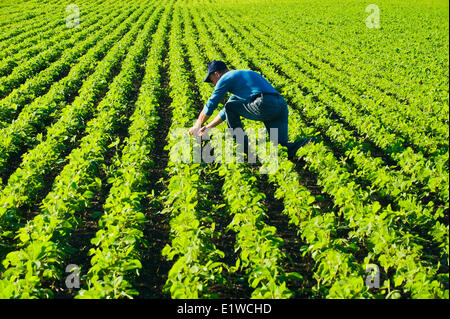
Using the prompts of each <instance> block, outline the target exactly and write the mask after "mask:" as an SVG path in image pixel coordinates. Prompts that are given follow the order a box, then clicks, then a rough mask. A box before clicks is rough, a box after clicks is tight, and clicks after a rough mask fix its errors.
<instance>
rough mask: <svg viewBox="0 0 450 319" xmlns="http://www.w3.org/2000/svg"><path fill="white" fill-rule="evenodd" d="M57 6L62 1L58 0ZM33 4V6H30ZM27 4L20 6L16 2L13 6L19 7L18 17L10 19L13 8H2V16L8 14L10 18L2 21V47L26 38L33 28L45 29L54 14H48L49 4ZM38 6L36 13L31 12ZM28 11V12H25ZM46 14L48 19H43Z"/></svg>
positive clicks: (0, 44) (0, 45) (0, 38)
mask: <svg viewBox="0 0 450 319" xmlns="http://www.w3.org/2000/svg"><path fill="white" fill-rule="evenodd" d="M54 4H55V6H56V7H57V6H60V5H61V4H62V1H56V2H55V3H54ZM31 6H32V8H30V7H31ZM31 6H30V5H29V4H26V5H25V7H22V6H18V5H17V4H14V5H13V6H12V7H13V8H14V9H17V10H18V11H19V13H18V14H17V17H18V18H17V19H8V18H9V17H11V18H12V16H11V8H8V9H7V8H1V9H0V12H1V13H2V16H7V17H8V18H6V17H5V18H3V19H1V20H0V21H1V22H0V26H1V28H0V32H1V36H0V48H2V49H4V48H6V47H7V46H8V45H9V42H10V41H12V40H15V39H17V38H20V39H21V40H23V39H25V38H26V35H27V34H28V33H30V32H32V30H33V28H35V29H37V30H38V31H39V30H45V29H46V27H47V23H48V22H49V20H51V19H52V17H53V16H54V15H53V14H48V6H44V5H41V6H38V5H36V4H32V5H31ZM33 7H34V8H36V7H38V10H36V11H35V13H30V12H29V11H30V9H33ZM25 11H27V14H24V12H25ZM44 14H45V17H46V18H47V19H42V16H43V15H44Z"/></svg>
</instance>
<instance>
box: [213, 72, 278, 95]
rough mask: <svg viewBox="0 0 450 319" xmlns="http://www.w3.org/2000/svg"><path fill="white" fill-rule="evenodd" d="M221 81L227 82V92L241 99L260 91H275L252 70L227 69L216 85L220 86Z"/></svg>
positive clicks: (275, 91)
mask: <svg viewBox="0 0 450 319" xmlns="http://www.w3.org/2000/svg"><path fill="white" fill-rule="evenodd" d="M222 81H226V82H227V83H226V86H227V87H228V92H231V93H232V94H233V95H235V96H236V97H239V98H241V99H248V98H250V97H251V96H253V95H256V94H259V93H261V92H264V93H277V90H275V88H274V87H273V86H272V85H271V84H270V83H269V82H268V81H267V80H266V79H264V78H263V77H262V76H261V75H260V74H259V73H257V72H255V71H252V70H233V71H228V72H227V73H225V74H224V75H223V77H222V78H221V79H220V81H219V82H218V83H217V85H218V86H220V85H221V82H222Z"/></svg>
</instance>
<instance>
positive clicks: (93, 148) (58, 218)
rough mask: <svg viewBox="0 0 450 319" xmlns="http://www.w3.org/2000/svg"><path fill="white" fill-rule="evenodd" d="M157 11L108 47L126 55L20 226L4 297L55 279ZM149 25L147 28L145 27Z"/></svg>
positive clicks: (32, 291)
mask: <svg viewBox="0 0 450 319" xmlns="http://www.w3.org/2000/svg"><path fill="white" fill-rule="evenodd" d="M143 7H144V6H143ZM142 10H144V9H143V8H141V9H140V10H138V11H136V13H140V12H142ZM160 10H161V9H156V10H155V11H154V12H152V11H151V10H150V9H147V10H146V11H145V12H144V14H142V15H141V16H140V17H139V20H138V21H137V22H136V24H135V25H134V26H133V28H132V29H131V30H130V32H129V33H128V34H127V35H126V36H125V37H124V38H123V39H122V40H121V41H120V42H119V43H118V45H117V47H116V48H115V49H116V50H111V51H110V53H112V54H114V55H115V58H116V60H119V61H120V57H121V56H123V55H125V54H126V52H127V51H128V50H129V51H128V52H129V53H128V55H127V57H126V58H125V60H124V62H123V65H122V71H121V72H120V73H119V75H118V76H117V77H116V78H115V79H114V81H113V82H112V84H111V86H110V90H109V91H108V93H107V94H106V96H105V98H104V99H103V100H102V101H101V102H100V104H99V105H98V116H97V117H96V118H94V119H93V120H92V121H90V122H89V123H88V124H87V129H86V136H85V137H84V138H83V139H82V140H81V144H80V146H79V148H77V149H75V150H74V151H72V153H71V154H70V155H69V164H67V165H66V166H65V167H64V169H63V171H62V172H61V174H60V175H59V176H58V177H57V178H56V180H55V183H54V184H53V188H52V191H51V192H50V193H49V194H48V195H47V197H46V198H45V199H44V200H43V204H42V209H41V211H40V213H39V214H38V215H37V216H36V217H35V218H34V219H32V220H30V221H29V222H28V223H27V225H26V226H25V227H23V228H22V229H20V230H19V232H18V238H19V239H20V241H21V244H20V246H22V247H23V248H22V249H20V250H18V251H14V252H11V253H9V254H8V255H7V257H6V259H5V260H4V261H3V266H4V267H5V268H6V271H5V272H4V273H3V279H2V280H1V281H0V282H1V284H0V285H1V286H2V293H3V294H5V295H6V297H9V298H11V297H13V298H18V297H49V296H51V291H50V290H48V289H43V288H42V287H41V284H40V283H41V281H42V280H43V279H44V278H47V279H60V276H61V272H62V269H61V268H63V267H62V263H63V262H64V257H65V256H66V254H67V248H68V244H67V239H68V238H69V237H70V235H71V233H72V231H73V229H74V228H75V227H77V226H78V224H79V223H80V218H79V216H77V215H78V214H79V213H81V212H83V211H85V210H86V209H88V208H89V207H90V206H91V200H92V198H93V197H94V194H95V192H97V191H99V190H100V189H101V187H102V181H101V179H100V177H99V171H100V170H101V169H103V168H102V166H104V165H105V154H106V152H107V150H108V148H109V147H110V144H111V142H114V140H115V139H116V138H115V134H116V131H117V129H118V127H119V125H120V122H121V119H122V116H123V115H124V114H125V113H126V111H127V108H128V103H127V101H128V99H129V98H130V95H131V93H132V90H133V83H134V82H135V81H136V80H137V79H138V76H139V75H138V73H137V68H138V67H139V64H140V62H141V60H142V59H143V58H145V54H146V50H145V48H146V41H145V40H147V39H148V37H149V35H150V32H151V31H152V29H153V28H154V26H155V24H156V21H157V20H158V19H157V17H158V12H159V11H160ZM148 24H150V25H151V26H152V27H149V28H146V27H145V25H148ZM143 26H144V30H145V31H146V32H147V33H146V34H145V33H140V36H138V37H137V40H136V36H137V34H138V33H139V30H142V28H143ZM135 40H136V42H134V41H135ZM132 43H133V45H131V44H132ZM130 45H131V46H130Z"/></svg>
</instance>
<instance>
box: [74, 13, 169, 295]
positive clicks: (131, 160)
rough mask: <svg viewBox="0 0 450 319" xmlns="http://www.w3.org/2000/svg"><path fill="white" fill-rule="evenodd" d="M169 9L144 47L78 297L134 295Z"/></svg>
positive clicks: (139, 264)
mask: <svg viewBox="0 0 450 319" xmlns="http://www.w3.org/2000/svg"><path fill="white" fill-rule="evenodd" d="M170 10H171V8H170V7H167V8H166V9H165V12H164V13H163V15H162V17H161V20H160V22H159V25H158V29H157V31H156V32H155V33H154V35H153V38H152V40H151V43H150V41H149V42H148V43H149V44H150V46H149V49H150V51H149V53H148V55H147V60H146V65H145V74H144V78H143V80H142V84H141V87H140V90H139V96H138V99H137V101H136V108H135V111H134V113H133V115H132V116H131V118H130V121H131V125H130V126H129V128H128V133H129V134H128V137H127V138H126V139H125V141H124V142H123V144H124V147H123V149H122V155H121V158H120V159H118V160H117V161H116V162H115V163H113V165H114V166H113V167H114V168H113V170H114V172H115V173H114V175H113V176H112V177H111V180H110V181H109V182H110V183H111V184H112V186H111V189H110V192H109V196H108V198H107V199H106V202H105V205H104V206H103V209H104V213H103V215H102V216H101V218H100V220H99V222H98V229H99V230H98V231H97V233H96V235H95V238H93V239H92V240H91V242H92V244H93V245H95V247H94V248H92V249H91V251H90V254H91V255H92V257H91V268H90V269H89V271H88V273H87V287H86V288H85V289H82V290H81V291H80V292H79V294H78V296H76V298H121V297H131V296H133V295H135V294H137V292H136V291H135V290H134V289H133V288H132V287H133V286H132V282H133V280H134V279H135V278H136V276H137V275H139V269H141V268H142V264H141V251H142V249H143V246H145V245H144V238H143V228H144V224H145V222H146V217H145V215H144V212H143V210H142V200H143V198H144V197H145V196H147V192H146V188H147V187H148V180H149V176H148V175H149V173H148V169H149V168H150V167H151V166H152V165H153V161H154V159H152V158H150V157H149V154H150V151H151V150H152V149H153V148H154V146H155V145H154V144H155V138H154V136H155V134H158V133H157V132H156V127H157V124H158V121H159V117H158V108H159V107H160V105H159V103H160V95H161V90H162V88H161V70H162V67H163V53H164V50H165V47H164V44H165V39H166V37H167V30H168V24H169V19H170Z"/></svg>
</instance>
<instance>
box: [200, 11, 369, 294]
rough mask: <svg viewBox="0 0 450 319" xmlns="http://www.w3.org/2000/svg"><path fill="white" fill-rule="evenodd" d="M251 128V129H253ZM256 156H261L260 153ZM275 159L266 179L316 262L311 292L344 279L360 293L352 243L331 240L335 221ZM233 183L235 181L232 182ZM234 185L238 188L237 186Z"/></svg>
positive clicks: (282, 160)
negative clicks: (313, 286)
mask: <svg viewBox="0 0 450 319" xmlns="http://www.w3.org/2000/svg"><path fill="white" fill-rule="evenodd" d="M194 20H195V21H196V23H197V29H198V31H199V37H200V42H201V43H202V44H203V45H204V46H206V47H208V46H209V49H206V51H207V52H208V54H209V55H208V56H209V57H210V58H214V57H217V54H218V52H219V49H218V47H213V46H211V44H210V42H211V41H210V40H209V39H211V38H212V36H211V35H210V34H208V33H207V29H206V28H205V26H204V25H202V23H201V22H199V19H198V16H197V14H196V13H194ZM233 57H234V58H233ZM221 58H223V59H225V58H227V59H228V61H230V59H231V61H232V64H233V65H235V66H236V67H242V68H246V67H248V65H246V64H245V62H244V60H243V59H242V58H239V57H238V56H236V55H234V56H233V55H232V53H230V55H227V56H226V57H225V56H221ZM231 61H230V62H231ZM246 124H247V125H249V126H250V127H251V125H252V123H251V122H248V123H246ZM253 124H254V123H253ZM253 128H255V127H254V126H253ZM260 154H261V155H262V156H264V155H265V154H264V153H260ZM263 160H264V161H265V162H266V165H267V164H268V165H270V158H267V155H266V156H265V157H263ZM272 160H273V159H272ZM278 160H279V167H278V169H277V170H276V171H275V173H272V174H269V180H270V181H271V182H272V183H274V184H275V185H276V186H277V187H278V189H277V191H276V194H275V196H276V197H277V198H280V199H281V198H282V199H283V201H284V206H285V208H284V211H283V213H285V214H286V215H287V216H289V218H290V221H291V222H292V223H293V224H295V225H296V226H298V227H299V233H300V234H301V235H302V237H303V239H305V241H306V242H307V243H308V244H309V246H308V249H307V252H308V253H310V254H311V256H312V257H313V259H314V260H316V262H317V265H316V271H315V274H314V279H315V280H316V282H317V285H316V287H315V288H314V290H315V292H314V293H315V294H316V295H318V296H322V297H323V296H326V294H327V293H328V290H330V286H331V285H332V284H333V283H334V282H336V281H339V283H341V284H340V285H336V286H339V287H341V288H342V283H344V282H346V281H345V280H347V281H348V282H346V283H347V287H349V286H350V287H351V285H356V286H357V287H358V288H359V289H360V290H363V287H364V284H363V279H362V276H361V273H362V267H361V266H359V265H358V264H356V263H355V260H354V257H353V256H352V252H353V251H352V249H353V250H354V247H353V246H354V244H352V243H351V241H346V240H345V239H343V238H333V237H335V236H336V233H337V229H338V227H339V226H338V219H337V218H335V216H334V214H333V213H332V212H331V213H326V214H322V212H319V211H318V209H317V207H318V206H317V203H316V199H315V198H314V196H312V195H311V194H310V192H309V191H308V190H307V189H306V188H305V187H304V186H302V185H300V183H299V179H300V177H299V175H298V173H297V172H296V171H295V169H294V164H293V163H292V162H290V161H288V160H287V158H286V154H285V153H284V152H280V154H279V158H278ZM235 183H237V182H236V181H235ZM237 184H238V185H239V183H237ZM228 187H230V186H228ZM235 196H236V195H235ZM250 207H251V206H250ZM341 227H342V226H341ZM305 253H306V252H305ZM344 279H345V280H344ZM354 290H355V289H353V290H351V292H352V293H353V294H354V293H355V292H354ZM345 291H346V290H345V289H334V292H333V290H332V292H331V294H330V296H336V297H348V296H349V295H350V291H349V292H348V293H347V294H345ZM364 294H367V291H365V290H364V291H363V292H362V293H361V296H363V295H364ZM352 296H353V295H352Z"/></svg>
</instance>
